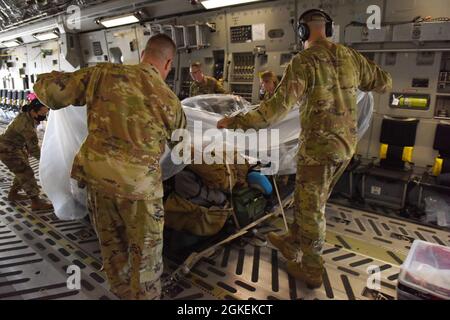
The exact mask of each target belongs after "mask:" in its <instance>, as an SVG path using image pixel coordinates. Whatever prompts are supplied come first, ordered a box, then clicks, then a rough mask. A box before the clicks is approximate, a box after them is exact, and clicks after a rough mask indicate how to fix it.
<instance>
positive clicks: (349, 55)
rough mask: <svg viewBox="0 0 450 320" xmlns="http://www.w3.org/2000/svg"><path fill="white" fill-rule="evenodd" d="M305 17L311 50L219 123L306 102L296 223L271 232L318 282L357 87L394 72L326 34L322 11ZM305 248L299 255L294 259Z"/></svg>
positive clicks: (273, 117) (260, 118) (264, 122)
mask: <svg viewBox="0 0 450 320" xmlns="http://www.w3.org/2000/svg"><path fill="white" fill-rule="evenodd" d="M304 18H305V21H304V22H305V23H308V26H309V27H310V30H311V34H310V37H309V39H308V41H306V43H305V48H306V50H304V51H302V52H300V53H299V54H297V55H296V56H295V57H294V58H293V59H292V61H291V62H290V64H289V65H288V67H287V68H286V71H285V73H284V77H283V79H282V80H281V83H280V85H279V86H278V88H277V90H276V92H275V94H274V96H273V97H272V98H271V99H269V100H267V101H265V102H263V103H261V105H260V106H259V108H257V109H256V110H254V111H251V112H249V113H247V114H246V115H244V116H242V115H239V116H236V117H234V118H225V119H222V120H221V121H219V123H218V127H219V128H224V127H228V128H264V127H267V126H269V125H270V124H271V123H273V122H275V121H277V120H278V119H281V118H283V117H284V116H285V115H286V114H287V113H288V112H289V111H290V110H291V108H292V107H293V106H294V105H295V103H297V102H302V107H301V109H300V121H301V128H302V131H301V134H300V141H299V143H300V149H299V152H298V167H297V181H296V191H295V204H296V211H295V215H294V223H293V225H292V226H291V228H290V230H289V232H288V233H287V234H285V235H282V236H278V235H276V234H274V233H272V234H270V235H269V240H270V241H271V242H272V244H273V245H275V247H277V248H278V249H279V250H280V251H281V253H282V254H283V255H284V256H285V257H286V258H287V259H288V260H289V261H288V264H287V270H288V272H289V273H290V274H291V275H292V276H294V277H296V278H298V279H300V280H303V281H305V282H306V284H307V286H308V287H310V288H318V287H320V286H321V285H322V281H323V280H322V274H323V272H324V266H323V260H322V257H321V255H322V250H323V246H324V242H325V228H326V223H325V205H326V202H327V200H328V197H329V195H330V192H331V190H332V188H333V187H334V185H335V183H336V182H337V181H338V179H339V177H340V176H341V174H342V173H343V172H344V170H345V168H346V166H347V164H348V163H349V161H350V160H351V158H352V156H353V155H354V153H355V149H356V143H357V135H356V129H357V117H356V106H357V103H356V94H357V89H358V88H359V89H361V90H363V91H377V92H380V93H381V92H385V91H386V90H389V88H391V86H392V79H391V77H390V75H389V74H388V73H386V72H384V71H383V70H381V69H380V68H379V67H378V66H377V65H376V64H375V63H373V62H371V61H369V60H367V59H366V58H365V57H364V56H362V55H361V54H359V53H358V52H356V51H355V50H353V49H350V48H347V47H345V46H343V45H340V44H334V43H332V42H330V41H328V40H327V38H326V31H325V21H326V18H325V17H324V15H323V14H321V13H320V12H317V11H315V12H313V13H312V14H310V15H308V16H305V17H304ZM300 250H301V251H302V252H303V256H302V261H301V262H299V261H296V260H297V257H298V255H297V253H298V252H299V251H300Z"/></svg>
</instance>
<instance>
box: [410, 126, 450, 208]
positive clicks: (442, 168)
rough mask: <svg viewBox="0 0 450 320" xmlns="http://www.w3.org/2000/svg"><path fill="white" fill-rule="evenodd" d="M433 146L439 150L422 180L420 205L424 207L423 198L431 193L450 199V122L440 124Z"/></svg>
mask: <svg viewBox="0 0 450 320" xmlns="http://www.w3.org/2000/svg"><path fill="white" fill-rule="evenodd" d="M433 148H434V149H435V150H437V151H438V152H439V154H438V156H437V157H436V159H435V161H434V165H433V166H432V167H431V166H429V167H430V168H431V170H430V171H431V172H425V173H424V174H423V176H422V179H421V181H420V192H419V200H418V206H419V207H420V208H424V203H423V200H424V199H425V198H426V197H428V196H431V195H433V194H434V195H436V193H438V194H439V196H440V197H445V198H447V199H450V124H438V125H437V127H436V134H435V136H434V145H433Z"/></svg>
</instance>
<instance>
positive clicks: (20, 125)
mask: <svg viewBox="0 0 450 320" xmlns="http://www.w3.org/2000/svg"><path fill="white" fill-rule="evenodd" d="M47 114H48V108H47V107H45V106H44V105H43V104H42V103H40V102H39V100H37V99H34V100H33V101H32V102H30V104H28V105H26V106H24V107H23V108H22V113H20V114H19V115H18V116H17V117H16V118H15V119H14V120H13V121H12V122H11V123H10V124H9V126H8V127H7V128H6V131H5V132H4V133H3V134H2V135H0V160H1V161H2V162H3V163H4V164H5V165H6V166H7V167H8V169H9V170H10V171H11V172H12V173H14V175H15V177H14V181H13V184H12V186H11V189H10V191H9V194H8V200H9V201H18V200H26V199H31V209H32V210H49V209H52V205H51V204H50V203H47V202H45V201H43V200H41V199H40V198H39V193H40V191H39V187H38V184H37V182H36V179H35V178H34V172H33V169H32V168H31V167H30V163H29V161H28V155H31V156H33V157H34V158H36V159H37V160H39V158H40V156H41V150H40V147H39V143H38V137H37V133H36V127H37V125H38V124H39V123H40V122H41V121H44V120H45V118H46V117H47ZM21 189H23V190H24V191H25V193H26V194H27V196H23V195H20V194H18V192H19V191H20V190H21Z"/></svg>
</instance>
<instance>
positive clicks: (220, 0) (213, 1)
mask: <svg viewBox="0 0 450 320" xmlns="http://www.w3.org/2000/svg"><path fill="white" fill-rule="evenodd" d="M257 1H261V0H205V1H202V2H201V3H202V5H203V6H204V7H205V8H206V9H215V8H221V7H229V6H235V5H237V4H243V3H250V2H257Z"/></svg>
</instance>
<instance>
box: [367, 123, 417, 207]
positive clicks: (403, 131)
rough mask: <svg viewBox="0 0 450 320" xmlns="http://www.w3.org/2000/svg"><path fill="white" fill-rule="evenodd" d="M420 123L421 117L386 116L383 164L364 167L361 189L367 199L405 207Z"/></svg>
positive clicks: (382, 137)
mask: <svg viewBox="0 0 450 320" xmlns="http://www.w3.org/2000/svg"><path fill="white" fill-rule="evenodd" d="M418 124H419V120H417V119H411V118H409V119H404V118H391V117H387V116H385V117H384V119H383V122H382V126H381V135H380V144H381V145H380V157H379V164H375V163H372V164H371V165H369V166H368V167H367V168H366V169H365V170H364V171H363V176H362V187H361V193H362V197H363V199H364V200H365V201H366V202H372V203H376V204H381V205H384V206H388V207H391V208H393V209H403V208H404V207H405V202H406V196H407V191H408V184H409V183H410V182H411V181H412V174H413V172H412V168H411V164H413V163H412V158H413V151H414V145H415V142H416V133H417V126H418ZM407 164H408V165H407Z"/></svg>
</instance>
